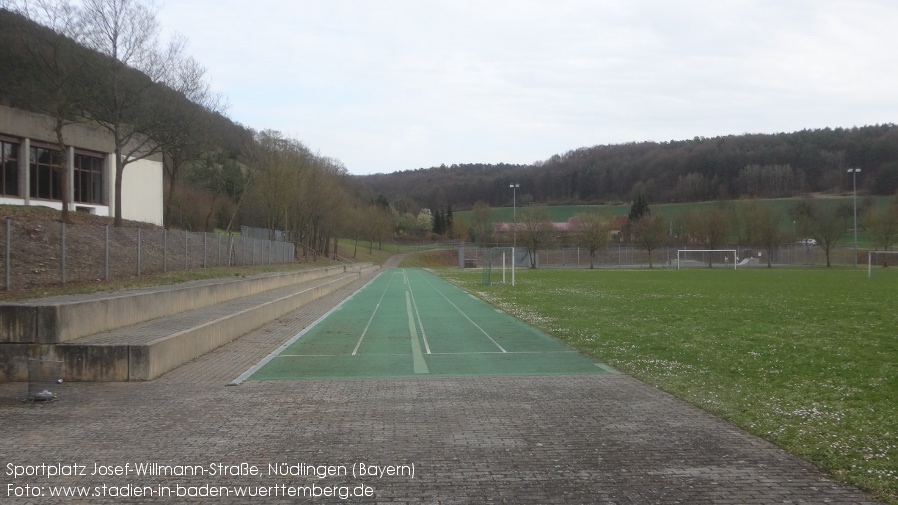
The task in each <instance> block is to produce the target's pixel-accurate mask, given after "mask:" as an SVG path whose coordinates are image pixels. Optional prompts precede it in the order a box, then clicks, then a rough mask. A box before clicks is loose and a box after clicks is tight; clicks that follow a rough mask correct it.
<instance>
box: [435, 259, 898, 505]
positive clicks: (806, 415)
mask: <svg viewBox="0 0 898 505" xmlns="http://www.w3.org/2000/svg"><path fill="white" fill-rule="evenodd" d="M438 273H439V274H440V275H442V276H443V277H445V278H446V279H448V280H450V281H452V282H455V283H456V284H458V285H460V286H461V287H463V288H465V289H467V290H468V291H470V292H471V293H474V294H475V295H477V296H479V297H481V298H483V299H485V300H487V301H489V302H491V303H493V304H494V305H496V306H497V307H499V308H501V309H503V310H505V311H507V312H508V313H511V314H514V315H515V316H517V317H519V318H521V319H523V320H524V321H527V322H529V323H530V324H532V325H534V326H537V327H539V328H540V329H542V330H544V331H546V332H547V333H549V334H551V335H553V336H555V337H556V338H558V339H560V340H562V341H564V342H566V343H568V344H569V345H571V346H573V347H575V348H576V349H578V350H580V351H582V352H584V353H586V354H588V355H591V356H594V357H596V358H598V359H600V360H602V361H605V362H606V363H609V364H610V365H612V366H614V367H616V368H618V369H620V370H622V371H623V372H626V373H628V374H631V375H633V376H635V377H637V378H639V379H641V380H642V381H644V382H646V383H648V384H651V385H655V386H657V387H660V388H662V389H664V390H666V391H669V392H670V393H672V394H674V395H676V396H678V397H680V398H682V399H684V400H686V401H688V402H691V403H693V404H695V405H697V406H699V407H701V408H703V409H705V410H707V411H709V412H711V413H713V414H715V415H717V416H719V417H721V418H723V419H726V420H728V421H730V422H732V423H734V424H736V425H738V426H740V427H742V428H743V429H745V430H747V431H749V432H751V433H754V434H756V435H758V436H760V437H763V438H765V439H767V440H770V441H772V442H773V443H775V444H777V445H779V446H781V447H783V448H785V449H786V450H788V451H790V452H792V453H794V454H796V455H798V456H800V457H802V458H805V459H806V460H808V461H810V462H812V463H814V464H815V465H817V466H819V467H820V468H822V469H824V470H825V471H827V472H829V473H830V474H832V475H833V476H834V477H835V478H837V479H839V480H843V481H845V482H849V483H851V484H854V485H856V486H858V487H861V488H863V489H867V490H869V491H872V492H873V493H874V494H875V495H876V497H877V498H879V499H882V500H886V501H889V502H891V503H898V304H896V300H898V269H894V268H889V269H883V268H878V269H876V270H874V274H873V277H872V278H870V279H868V278H867V275H866V271H861V270H855V269H794V270H793V269H744V270H739V271H732V270H724V269H695V270H686V271H673V270H654V271H651V270H640V271H627V270H595V271H583V270H579V271H558V270H553V271H547V270H535V271H534V270H523V271H518V274H517V282H516V286H515V287H512V286H511V285H509V284H506V285H502V284H498V285H493V286H489V287H487V286H483V285H482V284H481V274H480V272H479V271H476V272H474V271H461V270H454V269H442V270H439V272H438Z"/></svg>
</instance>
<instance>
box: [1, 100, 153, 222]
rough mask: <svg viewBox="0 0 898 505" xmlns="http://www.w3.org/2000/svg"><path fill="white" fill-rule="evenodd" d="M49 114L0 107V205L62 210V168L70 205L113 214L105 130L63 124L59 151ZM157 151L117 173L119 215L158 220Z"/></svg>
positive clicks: (110, 147) (112, 179) (112, 158)
mask: <svg viewBox="0 0 898 505" xmlns="http://www.w3.org/2000/svg"><path fill="white" fill-rule="evenodd" d="M53 127H54V120H53V118H51V117H48V116H43V115H40V114H35V113H31V112H27V111H23V110H20V109H13V108H9V107H4V106H0V204H11V205H42V206H46V207H52V208H55V209H60V210H61V209H62V199H63V198H62V188H63V176H64V175H65V171H69V172H70V173H71V174H72V179H71V180H72V187H71V188H69V202H70V210H73V211H81V212H89V213H91V214H95V215H99V216H109V217H112V216H114V215H115V190H114V188H115V186H114V185H115V154H114V152H113V151H114V142H113V139H112V136H111V135H110V134H109V132H107V131H105V130H103V129H101V128H99V127H97V126H94V125H90V124H71V125H67V126H65V127H64V128H63V135H64V140H65V142H66V145H67V146H68V149H67V152H65V153H61V152H59V147H58V145H57V144H56V133H55V132H54V130H53ZM162 187H163V170H162V158H161V156H156V157H150V158H147V159H143V160H138V161H134V162H132V163H130V164H128V166H127V167H125V172H124V175H123V176H122V202H121V203H122V218H123V219H128V220H133V221H143V222H147V223H153V224H158V225H161V224H162V205H163V204H162Z"/></svg>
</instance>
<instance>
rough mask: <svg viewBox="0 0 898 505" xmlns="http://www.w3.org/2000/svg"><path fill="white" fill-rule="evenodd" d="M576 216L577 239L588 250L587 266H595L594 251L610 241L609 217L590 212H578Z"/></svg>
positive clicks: (604, 246) (602, 247) (606, 245)
mask: <svg viewBox="0 0 898 505" xmlns="http://www.w3.org/2000/svg"><path fill="white" fill-rule="evenodd" d="M577 218H578V221H579V223H580V224H579V226H578V228H577V241H578V243H579V244H580V246H581V247H583V248H585V249H587V250H588V251H589V268H595V257H596V252H598V251H600V250H602V249H604V248H606V247H608V243H609V242H610V241H611V226H612V224H611V217H610V216H608V215H604V214H599V213H595V212H592V213H588V214H580V215H579V216H577Z"/></svg>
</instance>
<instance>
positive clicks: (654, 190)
mask: <svg viewBox="0 0 898 505" xmlns="http://www.w3.org/2000/svg"><path fill="white" fill-rule="evenodd" d="M848 168H860V169H861V172H860V173H859V174H858V175H857V186H858V191H859V193H861V194H868V195H892V194H895V192H896V191H898V127H896V125H895V124H883V125H873V126H863V127H853V128H824V129H817V130H802V131H799V132H794V133H777V134H745V135H728V136H723V137H715V138H704V137H696V138H694V139H692V140H683V141H669V142H638V143H637V142H634V143H628V144H619V145H598V146H593V147H583V148H579V149H574V150H571V151H568V152H567V153H564V154H556V155H554V156H552V157H550V158H549V159H547V160H545V161H542V162H537V163H534V164H532V165H508V164H498V165H489V164H464V165H451V166H445V165H443V166H440V167H432V168H419V169H417V170H405V171H400V172H395V173H391V174H375V175H368V176H361V177H360V180H361V181H362V182H363V183H364V184H365V185H366V186H368V187H370V188H371V189H372V191H373V192H374V193H376V194H382V195H384V196H385V197H386V198H387V199H388V200H390V201H403V200H411V201H412V202H414V203H416V204H418V205H420V206H422V207H425V208H445V207H447V206H449V205H452V206H453V207H454V208H455V209H457V210H461V209H470V208H471V207H472V206H473V205H474V204H475V203H476V202H484V203H487V204H489V205H490V206H494V207H499V206H510V205H511V204H512V201H511V200H512V191H510V190H509V184H510V183H518V184H520V189H518V190H517V197H518V204H522V203H523V204H528V203H537V204H543V205H571V204H606V203H621V202H627V201H630V200H632V198H633V195H636V194H640V193H641V194H644V195H646V197H647V198H648V200H649V201H650V202H652V203H674V202H695V201H707V200H728V199H737V198H743V197H745V198H783V197H795V196H800V195H804V194H809V193H832V194H844V193H846V192H850V191H851V190H852V184H853V181H852V177H851V175H850V174H848V172H847V169H848Z"/></svg>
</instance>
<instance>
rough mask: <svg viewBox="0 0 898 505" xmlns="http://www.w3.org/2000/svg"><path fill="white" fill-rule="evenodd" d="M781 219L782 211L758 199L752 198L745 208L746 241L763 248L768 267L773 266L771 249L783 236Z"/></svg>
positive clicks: (773, 248) (772, 249)
mask: <svg viewBox="0 0 898 505" xmlns="http://www.w3.org/2000/svg"><path fill="white" fill-rule="evenodd" d="M782 219H783V216H782V213H780V212H777V211H776V210H775V209H774V208H773V207H771V206H770V205H769V204H768V203H764V202H761V201H758V200H752V201H751V203H749V205H748V207H747V209H746V241H747V242H748V243H749V244H751V245H753V246H757V247H761V248H763V249H764V251H765V252H766V253H767V267H768V268H770V267H771V266H773V263H772V261H773V251H774V250H775V249H776V247H777V246H778V245H779V244H780V242H782V241H783V238H784V232H783V229H782V226H781V225H780V223H781V222H782Z"/></svg>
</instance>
